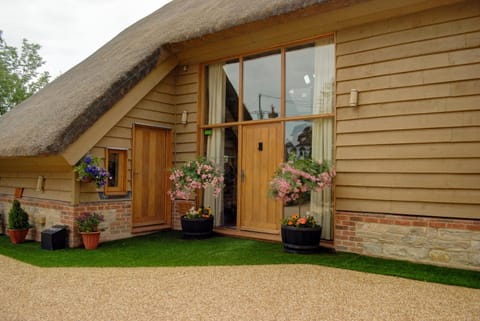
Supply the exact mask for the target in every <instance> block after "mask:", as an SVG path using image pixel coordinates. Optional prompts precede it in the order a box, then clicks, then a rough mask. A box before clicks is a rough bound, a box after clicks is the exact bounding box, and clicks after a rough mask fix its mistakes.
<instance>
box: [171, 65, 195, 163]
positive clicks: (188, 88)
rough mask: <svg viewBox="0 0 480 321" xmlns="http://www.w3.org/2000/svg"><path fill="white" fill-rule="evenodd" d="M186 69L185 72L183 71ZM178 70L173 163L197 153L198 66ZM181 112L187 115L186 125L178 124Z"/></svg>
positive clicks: (193, 156) (193, 157) (190, 157)
mask: <svg viewBox="0 0 480 321" xmlns="http://www.w3.org/2000/svg"><path fill="white" fill-rule="evenodd" d="M185 69H186V70H185ZM185 69H183V67H181V68H178V72H177V78H176V87H175V93H176V103H177V104H176V108H177V126H176V127H175V129H176V130H175V140H174V143H175V147H174V159H173V160H174V163H175V164H178V163H183V162H185V161H188V160H192V159H195V156H196V155H197V153H198V144H197V121H198V117H197V116H198V115H197V112H198V104H199V101H198V95H199V93H198V88H199V84H198V81H199V66H198V65H190V66H186V67H185ZM183 111H187V113H188V123H187V124H186V125H183V124H181V123H180V120H181V119H180V118H181V114H182V112H183Z"/></svg>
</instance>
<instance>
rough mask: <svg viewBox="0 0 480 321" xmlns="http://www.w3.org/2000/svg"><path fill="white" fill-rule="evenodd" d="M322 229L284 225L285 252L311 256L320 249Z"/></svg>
mask: <svg viewBox="0 0 480 321" xmlns="http://www.w3.org/2000/svg"><path fill="white" fill-rule="evenodd" d="M321 235H322V227H321V226H319V227H294V226H286V225H282V242H283V248H284V250H285V252H289V253H298V254H310V253H316V252H318V250H319V249H320V236H321Z"/></svg>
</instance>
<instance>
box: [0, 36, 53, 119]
mask: <svg viewBox="0 0 480 321" xmlns="http://www.w3.org/2000/svg"><path fill="white" fill-rule="evenodd" d="M39 49H40V45H38V44H34V43H29V42H28V40H27V39H23V41H22V48H21V51H20V52H19V51H18V50H17V48H15V47H12V46H8V45H7V43H6V42H5V40H4V39H3V38H2V31H1V30H0V115H2V114H4V113H6V112H7V111H9V110H10V109H12V108H13V107H15V106H16V105H17V104H19V103H21V102H22V101H24V100H25V99H27V98H28V97H30V96H31V95H33V94H34V93H36V92H37V91H38V90H40V89H41V88H43V87H44V86H45V85H46V84H47V83H48V81H49V79H50V74H49V73H48V71H44V72H42V73H40V72H39V71H38V68H40V67H41V66H42V65H43V64H45V61H44V60H43V59H42V57H41V56H40V55H39V53H38V50H39Z"/></svg>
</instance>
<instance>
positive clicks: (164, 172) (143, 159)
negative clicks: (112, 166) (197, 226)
mask: <svg viewBox="0 0 480 321" xmlns="http://www.w3.org/2000/svg"><path fill="white" fill-rule="evenodd" d="M133 136H134V138H133V139H134V141H133V144H134V146H133V182H132V185H133V195H132V197H133V209H132V210H133V217H132V229H133V232H143V231H151V230H158V229H162V228H167V227H170V226H171V202H170V198H169V197H168V195H167V191H168V188H169V186H170V185H169V180H168V176H169V174H170V173H169V169H170V168H171V167H172V130H171V129H166V128H157V127H148V126H139V125H135V127H134V135H133Z"/></svg>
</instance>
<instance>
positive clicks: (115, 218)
mask: <svg viewBox="0 0 480 321" xmlns="http://www.w3.org/2000/svg"><path fill="white" fill-rule="evenodd" d="M12 201H13V198H12V197H11V196H1V195H0V215H1V216H2V217H3V221H4V224H5V225H7V222H8V211H9V210H10V208H11V206H12ZM19 201H20V204H21V206H22V208H23V209H24V210H25V211H26V212H27V213H28V214H29V220H30V224H31V225H32V226H33V228H31V229H30V230H29V233H28V236H27V239H29V240H35V241H37V242H41V240H42V238H41V232H42V231H43V230H45V229H47V228H50V227H52V226H53V225H66V226H67V227H68V235H69V242H68V243H69V244H68V245H69V247H78V246H81V245H82V241H81V239H80V234H79V233H78V229H77V227H76V224H75V217H77V216H79V215H81V214H82V213H87V212H90V213H91V212H97V213H101V214H103V215H104V217H105V222H103V223H101V224H100V228H101V229H104V231H103V232H102V233H101V236H100V242H105V241H110V240H116V239H123V238H127V237H131V236H132V234H131V233H130V231H131V215H132V207H131V201H129V200H127V201H100V202H92V203H81V204H79V205H77V206H73V205H70V204H69V203H68V202H62V201H53V200H38V199H32V198H21V199H19Z"/></svg>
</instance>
